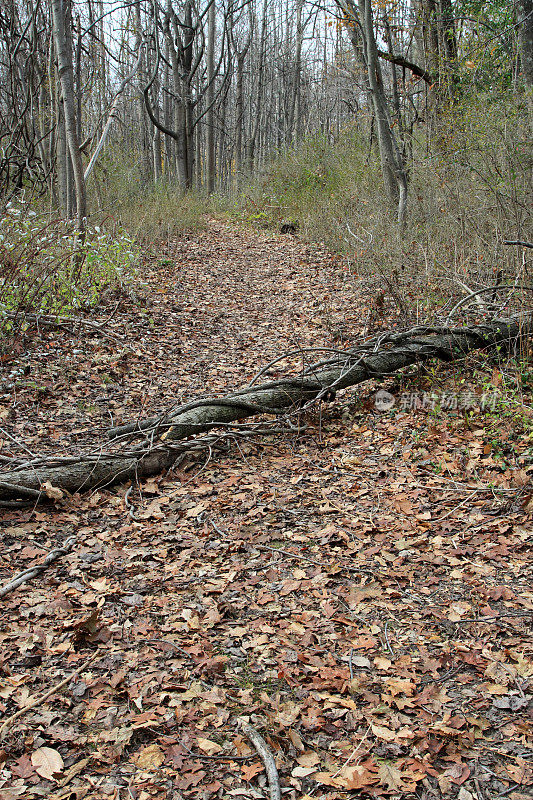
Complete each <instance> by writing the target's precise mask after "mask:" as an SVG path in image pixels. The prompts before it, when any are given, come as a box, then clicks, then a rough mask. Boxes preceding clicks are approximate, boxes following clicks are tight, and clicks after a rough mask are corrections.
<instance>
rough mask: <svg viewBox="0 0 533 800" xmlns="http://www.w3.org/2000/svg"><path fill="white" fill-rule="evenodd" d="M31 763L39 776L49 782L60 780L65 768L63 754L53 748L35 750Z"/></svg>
mask: <svg viewBox="0 0 533 800" xmlns="http://www.w3.org/2000/svg"><path fill="white" fill-rule="evenodd" d="M31 763H32V764H33V766H34V767H35V771H36V772H37V774H38V775H40V776H41V778H46V779H47V780H49V781H57V780H59V778H60V777H61V771H62V769H63V767H64V764H63V759H62V758H61V753H58V752H57V750H53V749H52V748H51V747H38V748H37V750H34V751H33V753H32V754H31Z"/></svg>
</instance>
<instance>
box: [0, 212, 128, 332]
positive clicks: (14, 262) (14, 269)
mask: <svg viewBox="0 0 533 800" xmlns="http://www.w3.org/2000/svg"><path fill="white" fill-rule="evenodd" d="M136 261H137V248H136V247H135V245H134V243H133V241H132V239H131V238H130V237H128V236H126V235H125V234H124V233H123V232H120V231H118V232H115V233H114V234H113V235H112V234H110V233H106V232H105V231H103V230H102V229H101V228H99V227H97V226H96V227H92V228H89V229H88V230H87V233H86V236H85V240H84V242H83V243H80V240H79V237H78V234H77V233H76V232H75V231H73V230H72V228H71V226H69V225H68V224H66V223H64V222H61V221H58V220H56V219H54V220H49V219H47V218H43V216H41V215H38V214H36V213H35V212H34V211H32V210H31V209H30V208H28V207H27V206H25V205H24V203H19V204H9V206H8V207H7V208H6V209H5V211H4V213H3V214H2V216H1V217H0V333H4V334H5V333H6V332H11V333H13V332H14V331H15V330H16V329H18V328H20V327H21V326H22V325H24V317H25V315H26V314H52V315H56V316H62V317H65V316H67V317H68V316H71V315H73V314H75V313H77V312H79V311H80V310H81V309H87V308H90V307H91V306H94V305H95V304H96V303H97V302H98V301H99V299H100V297H101V295H102V293H103V291H104V290H106V289H108V288H109V287H113V286H122V285H123V284H124V283H125V282H126V280H127V279H129V277H130V275H131V273H132V271H133V270H134V268H135V263H136Z"/></svg>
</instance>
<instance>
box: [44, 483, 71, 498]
mask: <svg viewBox="0 0 533 800" xmlns="http://www.w3.org/2000/svg"><path fill="white" fill-rule="evenodd" d="M41 488H42V490H43V492H44V493H45V495H46V496H47V497H49V498H50V500H62V499H63V497H64V496H65V495H64V493H63V492H62V491H61V489H58V487H57V486H52V484H51V483H50V481H46V482H45V483H43V485H42V487H41Z"/></svg>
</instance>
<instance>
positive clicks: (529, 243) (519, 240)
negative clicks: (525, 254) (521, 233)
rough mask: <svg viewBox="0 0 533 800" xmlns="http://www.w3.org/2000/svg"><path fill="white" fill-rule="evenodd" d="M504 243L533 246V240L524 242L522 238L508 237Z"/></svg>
mask: <svg viewBox="0 0 533 800" xmlns="http://www.w3.org/2000/svg"><path fill="white" fill-rule="evenodd" d="M504 244H511V245H513V244H514V245H517V246H518V247H531V248H533V242H523V241H522V240H521V239H506V240H505V241H504Z"/></svg>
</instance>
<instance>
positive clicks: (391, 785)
mask: <svg viewBox="0 0 533 800" xmlns="http://www.w3.org/2000/svg"><path fill="white" fill-rule="evenodd" d="M379 782H380V783H381V784H383V785H384V786H386V787H387V789H388V790H389V792H399V791H402V790H403V789H404V788H405V787H404V784H403V780H402V773H401V772H400V770H399V769H398V767H395V766H394V764H387V763H386V762H385V763H383V764H380V765H379Z"/></svg>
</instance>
